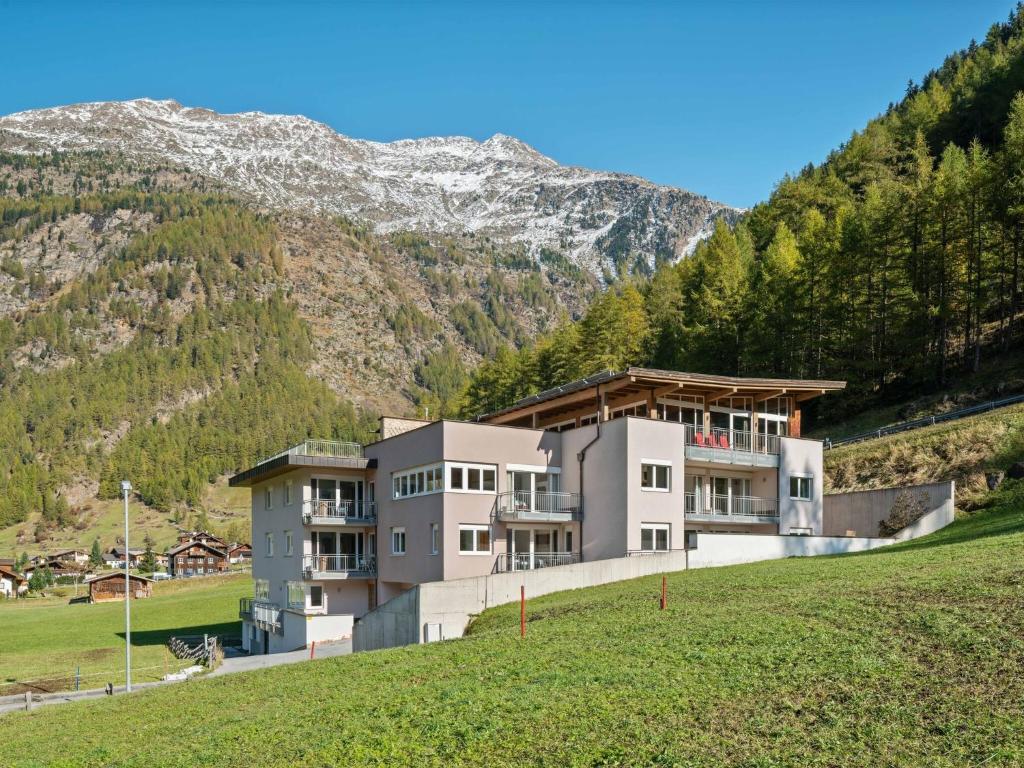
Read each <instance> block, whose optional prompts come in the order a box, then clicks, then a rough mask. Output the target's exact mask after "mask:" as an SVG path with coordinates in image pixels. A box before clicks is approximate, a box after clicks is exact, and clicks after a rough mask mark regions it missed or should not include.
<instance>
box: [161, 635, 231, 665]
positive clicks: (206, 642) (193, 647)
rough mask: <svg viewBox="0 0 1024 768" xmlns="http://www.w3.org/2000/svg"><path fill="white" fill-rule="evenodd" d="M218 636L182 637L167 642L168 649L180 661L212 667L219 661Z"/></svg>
mask: <svg viewBox="0 0 1024 768" xmlns="http://www.w3.org/2000/svg"><path fill="white" fill-rule="evenodd" d="M218 645H219V638H218V637H217V636H216V635H180V636H176V637H172V638H170V639H169V640H168V641H167V647H168V648H170V650H171V653H173V654H174V655H175V656H176V657H177V658H179V659H188V660H189V661H195V662H198V663H200V664H205V665H206V666H208V667H210V666H213V662H214V661H216V659H217V646H218Z"/></svg>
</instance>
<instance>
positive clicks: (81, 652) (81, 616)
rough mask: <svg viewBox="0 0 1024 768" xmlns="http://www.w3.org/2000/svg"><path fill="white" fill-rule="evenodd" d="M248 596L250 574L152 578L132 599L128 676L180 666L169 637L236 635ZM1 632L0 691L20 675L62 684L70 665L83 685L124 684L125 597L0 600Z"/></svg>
mask: <svg viewBox="0 0 1024 768" xmlns="http://www.w3.org/2000/svg"><path fill="white" fill-rule="evenodd" d="M80 589H81V588H80ZM82 594H85V590H84V589H83V590H82ZM251 594H252V579H251V578H250V576H249V574H245V575H240V576H222V577H209V578H203V579H192V580H182V581H174V582H158V583H156V584H154V585H153V597H151V598H148V599H145V600H135V601H133V602H132V668H133V675H132V680H133V681H136V682H144V681H147V680H157V679H159V678H161V677H163V675H164V674H165V673H166V672H167V671H172V672H173V671H176V670H178V669H180V668H181V667H182V666H183V663H182V662H180V661H178V660H177V659H175V658H174V657H173V656H171V655H170V654H169V653H168V652H167V651H166V642H167V638H168V637H170V636H171V635H175V634H203V633H205V632H209V633H211V634H229V635H235V636H237V635H238V633H239V631H240V626H241V625H240V623H239V621H238V598H239V597H245V596H249V595H251ZM0 635H2V636H3V642H2V650H0V693H12V692H17V691H19V690H25V687H26V686H22V685H20V683H21V682H22V681H41V682H39V683H32V684H30V686H29V687H32V688H33V689H35V690H39V689H44V690H62V689H65V688H67V687H69V685H70V684H71V681H72V677H73V675H74V673H75V669H76V667H81V672H82V676H83V681H82V686H83V687H85V688H99V687H102V686H103V685H105V684H106V683H107V682H108V681H112V682H114V683H115V684H118V685H120V684H123V683H124V603H123V602H111V603H97V604H95V605H91V604H89V603H76V604H73V605H69V604H68V602H67V600H66V599H64V600H61V601H59V602H58V601H57V600H54V599H43V600H33V599H27V600H0Z"/></svg>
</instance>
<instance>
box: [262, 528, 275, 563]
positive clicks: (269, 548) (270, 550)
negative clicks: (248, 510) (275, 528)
mask: <svg viewBox="0 0 1024 768" xmlns="http://www.w3.org/2000/svg"><path fill="white" fill-rule="evenodd" d="M266 542H267V543H266V549H265V550H264V551H265V552H266V554H267V557H273V556H274V534H272V533H268V534H267V539H266Z"/></svg>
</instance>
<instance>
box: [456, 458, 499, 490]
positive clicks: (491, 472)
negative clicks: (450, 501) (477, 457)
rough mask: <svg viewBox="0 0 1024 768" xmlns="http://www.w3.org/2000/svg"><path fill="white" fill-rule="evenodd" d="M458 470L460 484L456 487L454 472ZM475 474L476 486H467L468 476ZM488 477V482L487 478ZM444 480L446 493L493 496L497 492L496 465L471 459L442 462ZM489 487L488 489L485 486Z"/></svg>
mask: <svg viewBox="0 0 1024 768" xmlns="http://www.w3.org/2000/svg"><path fill="white" fill-rule="evenodd" d="M456 470H457V471H458V472H459V476H460V477H461V479H462V484H461V485H460V486H458V487H456V486H455V483H454V479H453V476H454V472H455V471H456ZM474 473H475V474H476V480H477V482H476V487H475V488H470V487H469V478H470V477H471V476H473V474H474ZM488 476H489V477H490V481H489V482H488V480H487V478H488ZM444 482H445V492H446V493H470V494H474V493H475V494H479V495H484V496H493V495H495V494H497V492H498V465H497V464H487V463H481V462H471V461H446V462H444ZM488 485H490V486H491V488H490V489H488V488H487V486H488Z"/></svg>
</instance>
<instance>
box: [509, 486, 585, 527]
mask: <svg viewBox="0 0 1024 768" xmlns="http://www.w3.org/2000/svg"><path fill="white" fill-rule="evenodd" d="M497 504H498V517H499V518H504V519H508V518H511V519H527V520H545V519H547V520H554V521H559V522H564V521H567V520H579V519H580V517H581V515H582V511H583V507H582V498H581V496H580V494H578V493H569V492H566V491H546V492H545V491H538V492H531V491H505V492H503V493H499V494H498V500H497Z"/></svg>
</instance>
